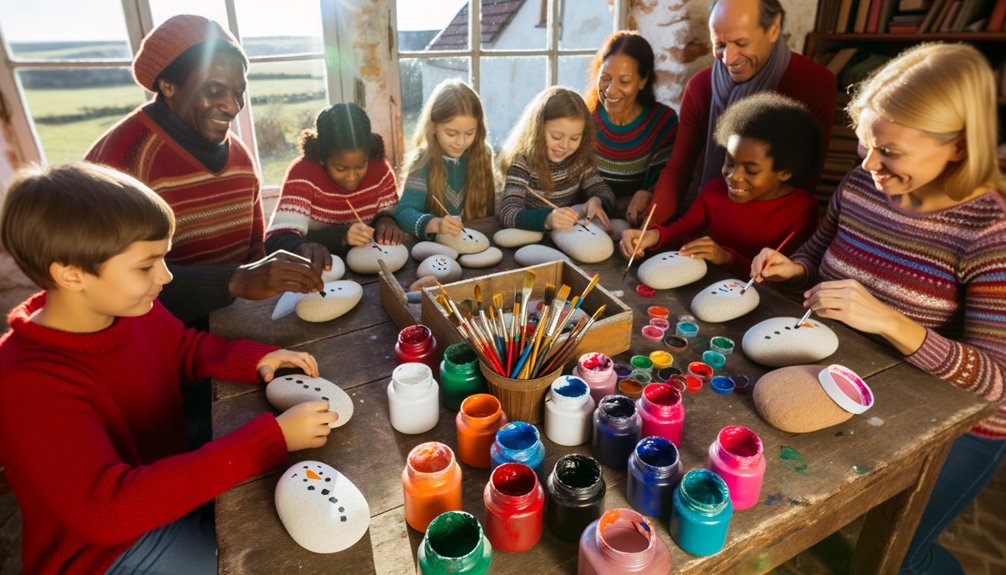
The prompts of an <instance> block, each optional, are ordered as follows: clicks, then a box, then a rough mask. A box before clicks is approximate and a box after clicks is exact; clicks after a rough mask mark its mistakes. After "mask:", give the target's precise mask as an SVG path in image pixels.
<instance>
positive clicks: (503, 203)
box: [496, 156, 615, 231]
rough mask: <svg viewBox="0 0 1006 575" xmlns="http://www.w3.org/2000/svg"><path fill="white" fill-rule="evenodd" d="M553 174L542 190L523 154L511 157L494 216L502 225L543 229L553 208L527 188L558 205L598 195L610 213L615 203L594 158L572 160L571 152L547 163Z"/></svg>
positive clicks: (605, 209) (566, 204) (612, 194)
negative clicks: (583, 161) (548, 188)
mask: <svg viewBox="0 0 1006 575" xmlns="http://www.w3.org/2000/svg"><path fill="white" fill-rule="evenodd" d="M548 171H549V175H550V176H551V177H552V192H551V193H545V191H544V190H543V189H542V186H541V181H540V180H538V177H537V176H536V175H534V174H532V173H531V170H530V169H529V168H528V165H527V160H526V159H525V158H524V157H523V156H518V157H516V158H514V160H513V163H511V164H510V168H509V169H508V170H507V173H506V183H505V184H504V186H503V193H502V194H500V199H499V207H498V208H497V209H496V216H497V217H498V218H499V221H500V224H502V225H503V227H505V228H521V229H525V230H535V231H545V218H547V217H548V214H549V212H551V211H552V208H550V207H548V205H547V204H546V203H545V202H543V201H541V200H539V199H538V198H536V197H534V196H533V195H531V194H528V193H527V190H528V188H530V189H533V190H534V191H536V192H538V193H539V194H541V195H543V196H545V197H546V198H548V199H549V200H551V201H552V203H554V204H555V205H557V206H560V207H565V206H572V205H573V204H577V203H581V202H585V201H587V200H588V199H589V198H593V197H598V198H600V199H601V205H603V206H604V211H605V212H606V213H608V214H610V213H611V210H612V208H613V207H614V205H615V194H614V193H613V192H612V191H611V188H610V187H609V186H608V184H607V182H605V181H604V179H602V178H601V174H600V173H599V172H598V171H597V166H595V165H594V163H593V162H591V163H590V165H587V166H584V165H582V164H576V163H575V156H570V157H568V158H566V159H565V160H563V161H561V162H559V163H553V162H549V163H548Z"/></svg>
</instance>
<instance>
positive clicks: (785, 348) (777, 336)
mask: <svg viewBox="0 0 1006 575" xmlns="http://www.w3.org/2000/svg"><path fill="white" fill-rule="evenodd" d="M798 321H800V318H798V317H773V318H770V319H767V320H765V321H763V322H761V323H758V324H755V325H753V326H751V329H749V330H748V331H747V333H745V334H744V339H743V341H741V347H742V348H743V349H744V355H746V356H748V358H749V359H751V360H752V361H756V362H758V363H760V364H762V365H767V366H770V367H782V366H786V365H800V364H806V363H815V362H817V361H820V360H822V359H824V358H826V357H828V356H829V355H831V354H833V353H835V350H837V349H838V336H837V335H835V332H833V331H831V329H830V328H829V327H828V326H826V325H824V324H823V323H821V322H819V321H817V320H815V319H808V320H807V321H806V322H804V323H803V324H802V325H801V327H800V328H799V329H797V328H795V327H793V326H795V325H796V322H798Z"/></svg>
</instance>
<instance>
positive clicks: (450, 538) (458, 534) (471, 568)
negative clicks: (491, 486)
mask: <svg viewBox="0 0 1006 575" xmlns="http://www.w3.org/2000/svg"><path fill="white" fill-rule="evenodd" d="M418 555H419V571H420V573H422V574H423V575H447V574H451V575H482V574H484V573H488V572H489V567H490V564H491V563H492V558H493V548H492V545H491V544H490V543H489V540H488V539H487V538H486V536H485V534H484V533H483V532H482V525H480V524H479V522H478V520H477V519H475V517H474V516H472V514H471V513H466V512H464V511H448V512H446V513H441V514H440V515H438V516H437V517H436V518H435V519H434V520H433V522H431V523H430V526H429V527H428V528H427V529H426V535H425V536H423V542H422V543H420V544H419V553H418Z"/></svg>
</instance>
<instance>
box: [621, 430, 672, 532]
mask: <svg viewBox="0 0 1006 575" xmlns="http://www.w3.org/2000/svg"><path fill="white" fill-rule="evenodd" d="M682 475H684V470H683V468H682V466H681V459H680V457H679V456H678V448H677V447H675V446H674V444H673V443H671V442H670V441H668V440H667V438H665V437H659V436H653V437H644V438H642V439H640V440H639V443H637V444H636V448H635V449H634V450H633V451H632V455H630V456H629V473H628V476H627V477H626V480H625V499H626V500H628V502H629V505H632V507H634V508H635V509H636V510H637V511H639V512H640V513H645V514H647V515H652V516H654V517H667V514H668V513H670V512H671V505H673V503H674V488H675V487H677V486H678V483H680V482H681V477H682Z"/></svg>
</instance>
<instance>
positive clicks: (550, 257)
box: [513, 244, 571, 266]
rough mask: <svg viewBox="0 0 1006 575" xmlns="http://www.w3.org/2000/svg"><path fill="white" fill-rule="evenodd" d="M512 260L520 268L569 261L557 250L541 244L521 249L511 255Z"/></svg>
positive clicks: (567, 257)
mask: <svg viewBox="0 0 1006 575" xmlns="http://www.w3.org/2000/svg"><path fill="white" fill-rule="evenodd" d="M513 259H514V260H516V261H517V263H519V264H520V265H522V266H536V265H538V264H543V263H546V262H554V261H555V260H562V261H564V262H568V261H571V260H570V259H569V256H567V255H566V254H564V253H562V252H560V251H559V250H557V249H555V248H550V247H548V246H543V245H541V244H532V245H530V246H524V247H522V248H521V249H519V250H517V252H516V253H515V254H514V255H513Z"/></svg>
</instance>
